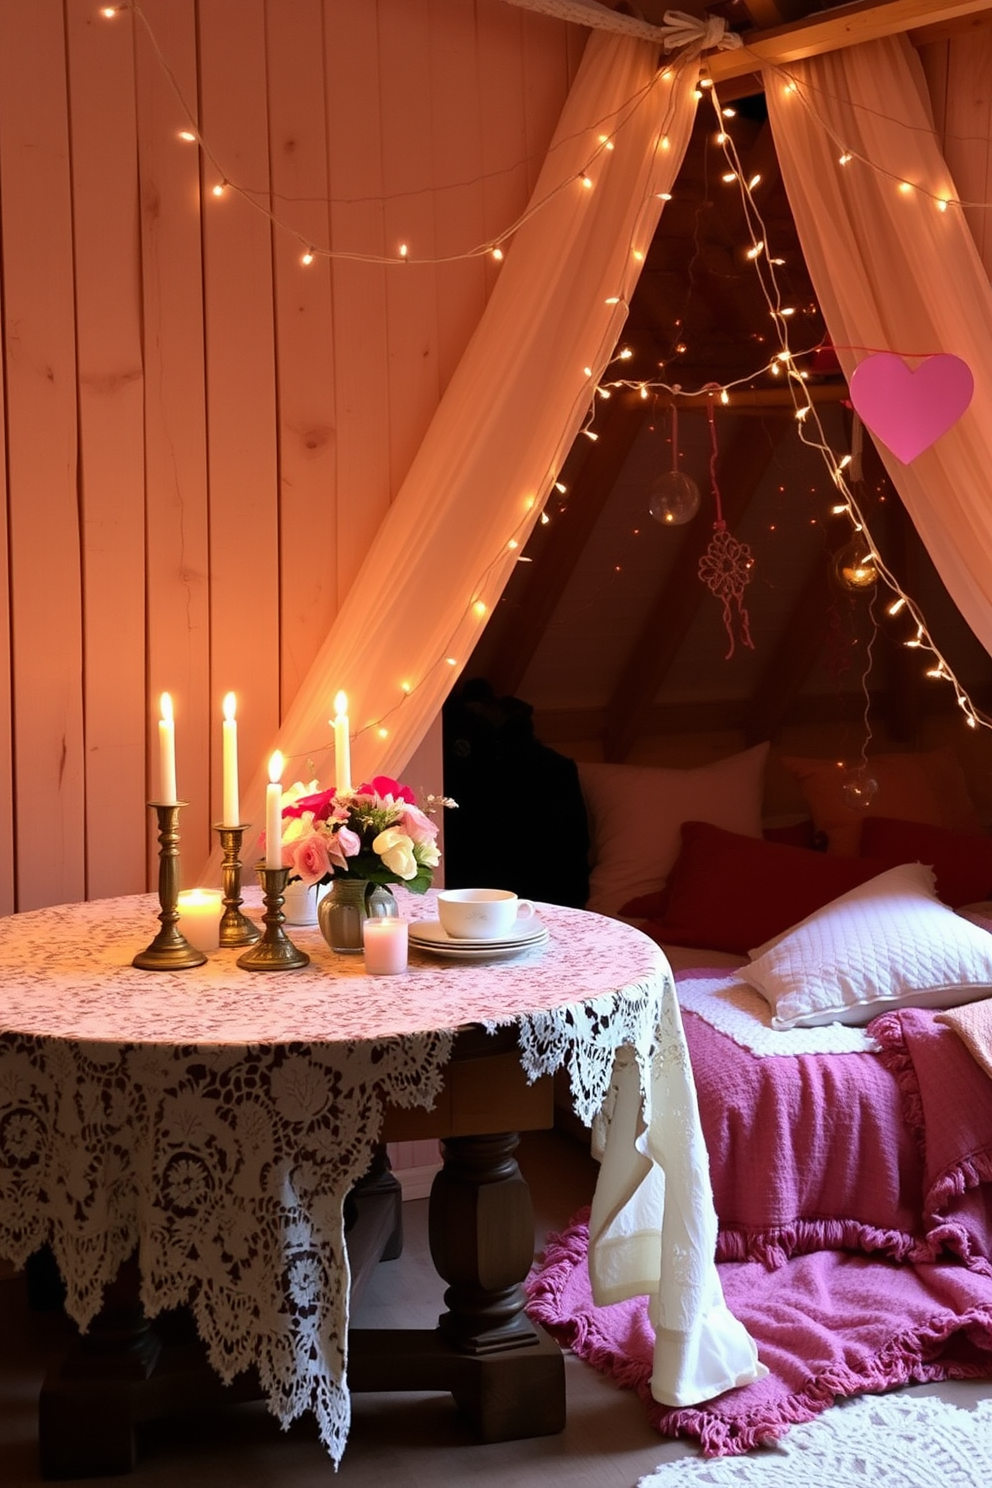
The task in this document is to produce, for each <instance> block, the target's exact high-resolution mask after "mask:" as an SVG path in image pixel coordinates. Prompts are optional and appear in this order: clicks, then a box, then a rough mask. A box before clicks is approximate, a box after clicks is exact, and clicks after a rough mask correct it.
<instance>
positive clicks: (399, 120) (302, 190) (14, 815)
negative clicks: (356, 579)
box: [0, 0, 585, 913]
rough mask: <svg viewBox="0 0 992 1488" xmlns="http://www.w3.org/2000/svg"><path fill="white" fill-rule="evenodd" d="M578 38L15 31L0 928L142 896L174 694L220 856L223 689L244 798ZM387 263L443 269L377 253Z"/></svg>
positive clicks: (307, 17) (160, 29) (544, 29)
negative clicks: (67, 908) (2, 917)
mask: <svg viewBox="0 0 992 1488" xmlns="http://www.w3.org/2000/svg"><path fill="white" fill-rule="evenodd" d="M584 39H585V37H584V33H582V32H581V31H579V29H578V28H574V27H567V26H565V25H564V24H562V23H560V22H558V21H554V20H551V19H549V18H547V17H543V16H539V15H535V14H533V13H528V12H525V11H521V10H519V9H517V8H516V7H510V6H506V5H504V4H501V3H500V0H361V3H355V0H140V9H128V8H127V7H124V8H123V9H122V10H121V11H120V12H119V13H117V14H116V15H114V16H113V17H112V18H111V19H107V18H105V17H104V16H103V15H102V14H101V12H100V9H99V7H98V5H97V4H96V3H95V0H31V4H30V5H25V6H15V5H3V6H0V279H2V305H0V312H2V321H3V340H2V355H0V388H2V391H3V400H2V405H0V417H2V424H3V434H4V450H5V458H4V463H3V467H2V470H0V480H2V482H3V498H4V499H3V503H2V504H0V543H2V545H3V562H2V563H0V913H9V912H10V911H12V910H15V909H30V908H34V907H38V906H42V905H46V904H54V903H60V902H65V901H68V900H74V899H80V898H94V897H99V896H102V895H108V894H118V893H127V892H133V891H138V890H141V889H144V888H146V887H153V886H154V883H155V876H154V865H155V847H156V843H155V835H154V831H153V823H152V821H151V813H150V812H149V811H148V809H147V807H146V804H145V803H146V801H147V799H148V798H149V796H150V795H151V794H153V793H154V790H153V786H152V784H151V782H152V781H153V779H154V765H155V741H156V734H157V731H156V729H155V718H156V717H157V700H158V696H159V694H160V693H161V692H162V691H169V692H170V693H171V694H172V696H173V700H174V704H175V711H176V732H177V755H178V775H179V794H180V796H181V797H182V798H183V799H185V800H188V801H189V803H190V804H189V806H188V807H187V808H186V809H185V810H184V812H183V816H182V833H183V856H184V859H185V858H186V857H187V853H188V856H189V858H190V860H195V861H200V860H201V859H202V858H203V857H204V856H205V855H206V852H207V850H208V848H209V846H210V839H211V823H212V822H213V821H214V820H215V819H216V817H217V815H218V810H219V792H220V761H219V747H220V703H221V698H222V696H223V694H224V693H225V692H226V691H228V690H229V689H234V690H235V691H236V692H237V693H238V696H239V722H240V742H241V752H242V771H243V773H244V774H245V775H247V774H248V773H249V772H250V771H252V770H254V768H255V767H256V765H257V764H258V762H259V760H260V759H261V758H263V757H264V754H265V752H267V749H268V748H269V747H271V740H272V738H273V736H274V734H275V731H276V727H277V724H278V721H279V718H280V715H281V713H282V711H283V710H284V709H285V708H286V706H287V705H288V703H289V701H290V700H291V699H292V697H293V695H294V693H295V690H296V688H297V686H298V684H299V681H300V679H301V677H302V676H303V675H304V674H305V672H306V670H307V667H308V666H309V664H310V661H311V659H312V657H313V655H314V653H315V652H316V650H317V648H318V646H319V644H320V642H321V639H322V637H323V636H324V634H325V633H326V630H327V628H328V626H329V625H330V623H331V621H332V620H333V617H334V615H335V613H336V611H337V608H338V606H339V604H340V602H341V600H342V598H343V596H344V595H345V593H346V592H347V589H348V585H349V582H350V576H351V575H352V574H353V573H354V571H355V568H356V566H357V564H358V563H359V562H360V560H361V558H362V557H363V555H364V553H365V552H366V551H367V549H368V546H369V544H370V543H371V542H372V541H373V539H374V536H375V531H376V528H377V526H378V523H379V522H380V521H381V519H382V517H383V515H384V513H385V512H386V511H387V509H388V506H389V503H390V500H391V499H392V496H393V493H394V492H395V491H396V489H397V487H398V486H399V484H400V482H401V480H402V478H403V476H404V474H405V471H406V469H407V466H408V465H409V462H410V459H411V458H412V456H413V454H414V452H415V451H416V449H417V446H418V444H419V441H420V439H421V437H422V435H423V433H424V430H425V428H426V426H427V424H428V422H429V420H430V418H431V415H432V413H433V411H434V408H435V407H436V404H437V401H438V398H439V397H440V395H441V393H442V392H443V390H444V387H445V386H446V384H447V381H448V380H449V378H450V376H451V374H452V371H453V369H454V367H455V366H456V365H457V363H458V359H459V357H460V355H461V352H462V350H463V348H464V346H465V344H466V343H467V341H468V339H469V337H470V335H471V332H472V330H473V328H474V326H475V324H476V323H477V320H478V317H479V314H480V313H481V310H482V308H483V307H484V305H485V302H486V298H487V295H488V292H489V289H490V288H491V285H492V283H493V281H494V276H495V275H496V274H497V273H498V272H499V271H498V268H497V266H496V265H495V264H494V263H493V262H492V261H491V260H488V259H485V258H479V257H476V258H465V257H458V255H464V254H466V253H467V252H468V250H470V249H471V248H473V247H474V246H475V245H477V244H479V243H484V242H486V241H487V240H489V239H490V238H491V237H492V236H493V235H494V234H495V233H497V232H499V231H500V230H501V229H502V228H504V227H505V226H507V225H508V224H509V223H510V222H512V220H513V218H514V217H515V216H516V215H517V213H519V212H520V211H521V210H522V208H523V206H524V205H525V203H526V200H527V195H528V192H529V189H530V187H531V185H532V184H533V181H534V179H535V177H536V174H537V171H538V169H539V166H540V163H541V160H542V158H543V152H544V148H545V146H546V144H547V141H548V139H549V137H550V134H551V132H552V130H553V127H554V124H555V121H556V119H557V115H558V112H559V110H560V108H561V104H562V102H563V100H564V97H565V94H566V92H567V89H568V85H569V82H570V80H571V77H572V76H573V75H574V71H575V68H576V66H577V64H578V60H579V57H580V55H581V49H582V45H583V43H584ZM191 124H193V126H194V127H195V128H197V129H198V130H199V131H200V134H201V143H202V145H203V147H204V148H201V147H200V145H198V144H197V142H196V141H194V142H192V143H190V142H184V141H182V140H181V139H180V138H179V132H180V130H182V129H184V128H187V129H188V128H189V127H190V126H191ZM225 179H226V180H227V181H228V182H229V183H230V184H229V185H228V186H227V187H226V189H225V190H224V192H223V194H222V195H221V196H220V197H215V196H214V195H213V187H214V186H215V185H217V184H220V183H221V182H223V181H224V180H225ZM235 187H238V188H242V189H241V190H238V189H234V188H235ZM269 214H271V215H269ZM273 217H274V218H275V219H278V220H277V221H275V222H274V221H273ZM401 241H402V242H407V243H408V244H409V248H410V257H411V259H413V260H416V259H417V258H418V257H420V258H423V259H427V260H430V262H428V263H425V264H418V263H416V262H411V263H408V264H389V265H383V264H382V263H375V262H372V263H369V262H363V261H361V257H362V256H368V255H371V256H372V257H373V258H374V257H376V256H380V257H381V256H383V255H389V256H391V255H393V254H394V253H397V252H398V246H399V243H400V242H401ZM307 244H313V246H314V247H315V248H316V249H317V250H318V251H317V254H316V257H315V260H314V262H313V264H312V265H311V266H310V267H309V268H306V267H304V266H303V265H302V263H301V254H302V249H303V247H304V246H306V245H307ZM322 249H323V250H324V252H321V251H320V250H322ZM329 253H336V254H339V255H341V256H337V257H332V256H329ZM344 255H355V257H346V256H344ZM445 259H451V260H452V261H451V262H436V260H445Z"/></svg>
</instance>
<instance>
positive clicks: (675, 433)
mask: <svg viewBox="0 0 992 1488" xmlns="http://www.w3.org/2000/svg"><path fill="white" fill-rule="evenodd" d="M648 492H649V496H648V511H649V512H650V513H651V515H652V516H653V517H654V519H655V521H656V522H660V523H661V525H662V527H684V526H685V524H686V522H691V521H692V519H693V517H694V516H695V515H696V513H697V512H698V510H699V487H698V486H697V485H696V482H695V481H694V480H693V479H692V477H691V476H688V475H683V473H682V471H681V470H680V469H679V416H678V412H677V410H676V408H675V405H674V404H673V405H672V468H671V470H663V471H662V472H661V474H660V475H656V476H655V478H654V480H653V481H652V482H651V484H650V486H649V487H648Z"/></svg>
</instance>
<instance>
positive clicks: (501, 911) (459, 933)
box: [437, 889, 535, 940]
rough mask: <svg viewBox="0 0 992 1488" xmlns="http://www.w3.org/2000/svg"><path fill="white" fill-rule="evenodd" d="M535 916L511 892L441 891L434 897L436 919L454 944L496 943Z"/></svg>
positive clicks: (527, 903)
mask: <svg viewBox="0 0 992 1488" xmlns="http://www.w3.org/2000/svg"><path fill="white" fill-rule="evenodd" d="M534 913H535V910H534V906H533V904H532V903H531V902H530V900H529V899H518V897H517V895H516V894H514V893H513V892H512V890H510V889H442V890H441V892H440V893H439V894H438V896H437V915H438V919H439V920H440V921H441V925H442V927H443V929H444V930H445V931H446V932H447V934H448V935H451V936H453V937H454V938H455V939H457V940H499V939H500V938H501V937H502V936H506V935H509V934H510V933H511V931H512V930H513V928H514V926H515V925H516V924H517V923H518V921H520V920H529V919H531V917H532V916H533V915H534Z"/></svg>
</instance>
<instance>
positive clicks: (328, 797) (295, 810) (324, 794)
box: [282, 787, 335, 821]
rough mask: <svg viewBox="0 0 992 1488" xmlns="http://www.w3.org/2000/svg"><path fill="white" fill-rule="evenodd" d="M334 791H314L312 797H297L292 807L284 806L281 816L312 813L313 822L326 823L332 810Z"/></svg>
mask: <svg viewBox="0 0 992 1488" xmlns="http://www.w3.org/2000/svg"><path fill="white" fill-rule="evenodd" d="M334 795H335V792H334V789H333V787H332V788H331V789H330V790H323V791H316V792H315V793H314V794H313V795H312V796H299V797H298V798H297V800H295V801H294V802H293V804H292V806H284V807H283V808H282V814H283V816H284V817H286V816H302V815H303V813H304V811H312V812H313V819H314V821H326V820H327V818H328V817H329V816H330V814H331V812H332V811H333V809H334Z"/></svg>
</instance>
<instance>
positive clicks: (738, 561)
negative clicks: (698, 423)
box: [699, 396, 754, 661]
mask: <svg viewBox="0 0 992 1488" xmlns="http://www.w3.org/2000/svg"><path fill="white" fill-rule="evenodd" d="M706 417H707V418H708V419H709V424H710V489H711V490H712V492H713V502H714V505H715V508H716V520H715V521H714V523H713V536H712V537H711V538H710V541H709V546H708V547H707V549H706V552H705V553H704V554H703V556H702V558H700V560H699V577H700V579H701V580H702V582H703V583H704V584H705V585H706V587H707V589H709V591H710V592H711V594H714V595H716V597H717V599H718V600H719V601H720V603H721V604H722V605H723V623H724V627H725V628H726V631H727V640H728V642H729V646H728V649H727V654H726V656H725V657H724V661H729V660H730V658H731V657H732V656H733V654H734V648H735V644H736V642H735V636H734V623H735V620H736V624H737V629H738V631H739V637H740V643H741V645H742V646H749V647H750V648H751V650H752V651H753V650H754V642H753V641H752V639H751V626H750V622H749V620H748V614H747V608H746V606H745V604H744V589H745V587H746V586H747V585H748V584H749V583H750V582H751V569H752V568H753V567H754V556H753V554H752V553H751V549H750V548H749V547H748V545H747V543H743V542H738V540H737V538H736V537H734V536H732V534H731V533H730V532H729V531H728V530H727V524H726V522H725V521H724V518H723V503H722V501H721V500H720V487H719V486H718V485H717V479H716V461H717V453H718V450H717V442H716V418H715V416H714V412H713V399H712V396H711V397H710V401H709V403H707V405H706Z"/></svg>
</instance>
